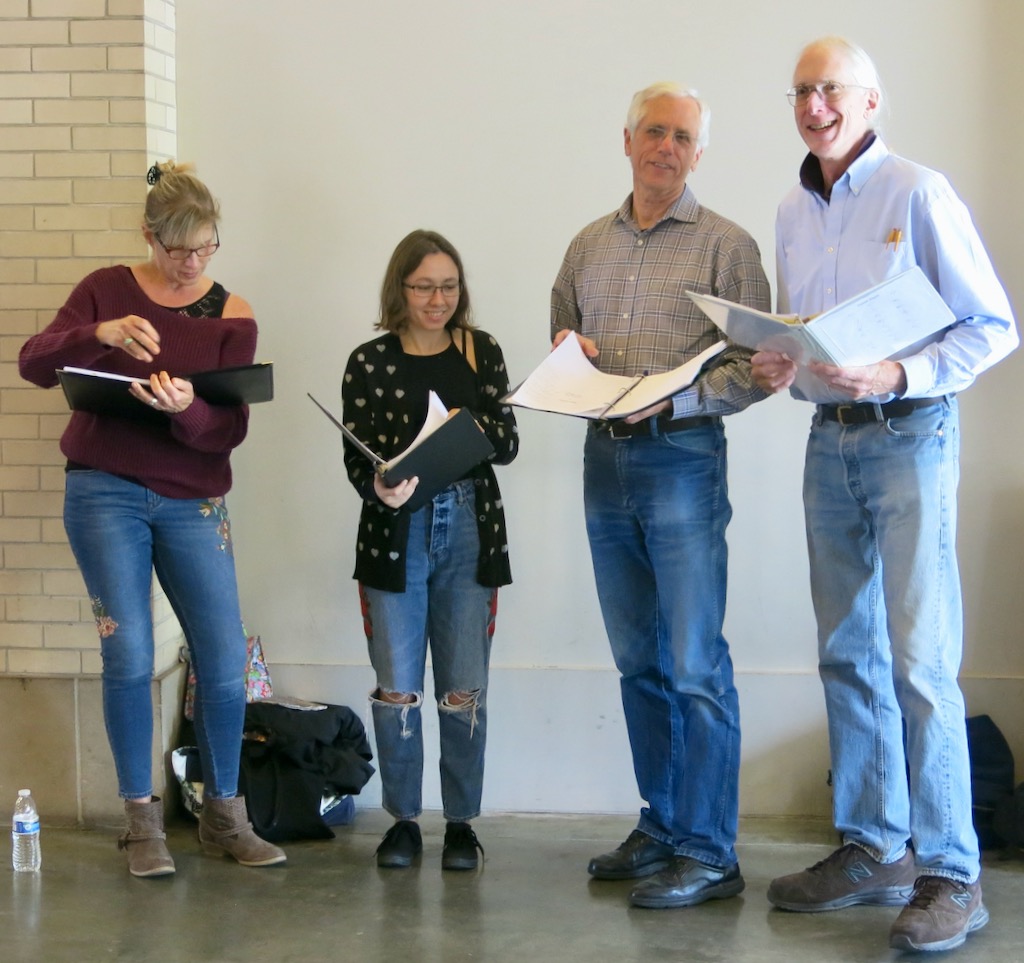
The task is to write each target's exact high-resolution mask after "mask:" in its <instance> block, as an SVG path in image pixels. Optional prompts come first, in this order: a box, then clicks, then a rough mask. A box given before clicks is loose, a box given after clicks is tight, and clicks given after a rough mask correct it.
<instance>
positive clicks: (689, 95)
mask: <svg viewBox="0 0 1024 963" xmlns="http://www.w3.org/2000/svg"><path fill="white" fill-rule="evenodd" d="M656 97H678V98H680V99H687V100H692V101H694V102H695V103H696V104H697V109H698V110H699V111H700V130H699V131H698V132H697V147H699V148H700V149H702V150H703V149H704V148H705V147H707V146H708V140H709V138H710V134H711V108H710V107H709V106H708V105H707V104H706V103H705V102H704V101H703V100H701V98H700V95H699V94H698V93H697V91H696V90H693V89H692V88H689V87H681V86H680V85H679V84H677V83H673V82H672V81H670V80H663V81H660V82H659V83H656V84H651V86H650V87H644V89H643V90H638V91H637V92H636V93H635V94H634V95H633V100H632V101H631V102H630V105H629V111H628V112H627V113H626V129H627V130H628V131H629V133H630V135H631V136H632V135H633V134H635V133H636V129H637V127H639V126H640V121H642V120H643V119H644V108H645V107H646V106H647V103H648V101H651V100H654V99H655V98H656Z"/></svg>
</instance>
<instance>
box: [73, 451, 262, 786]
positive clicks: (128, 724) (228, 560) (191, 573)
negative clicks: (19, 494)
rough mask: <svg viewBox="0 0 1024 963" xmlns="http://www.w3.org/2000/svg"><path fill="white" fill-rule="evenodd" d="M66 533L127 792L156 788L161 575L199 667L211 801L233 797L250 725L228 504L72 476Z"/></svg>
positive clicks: (111, 479)
mask: <svg viewBox="0 0 1024 963" xmlns="http://www.w3.org/2000/svg"><path fill="white" fill-rule="evenodd" d="M64 527H65V529H66V531H67V534H68V540H69V541H70V543H71V549H72V551H73V552H74V553H75V558H76V559H77V561H78V566H79V568H80V569H81V571H82V577H83V579H84V580H85V586H86V590H87V591H88V593H89V597H90V599H91V602H92V610H93V614H94V615H95V617H96V627H97V629H98V631H99V635H100V648H101V653H102V657H103V712H104V718H105V720H106V726H107V736H108V738H109V740H110V747H111V750H112V751H113V754H114V763H115V765H116V767H117V778H118V783H119V789H120V793H121V796H123V797H124V798H125V799H143V798H145V797H146V796H148V795H150V794H151V793H152V791H153V774H152V758H153V705H152V690H151V686H152V680H153V660H154V655H153V616H152V608H151V601H150V598H151V589H152V578H153V570H154V569H155V570H156V574H157V578H158V579H159V580H160V584H161V586H162V587H163V590H164V592H165V593H166V594H167V598H168V601H169V602H170V604H171V607H172V608H173V610H174V613H175V615H176V616H177V617H178V621H179V622H180V623H181V627H182V629H183V630H184V633H185V638H186V641H187V642H188V646H189V651H190V654H191V658H192V663H193V666H194V667H195V672H196V704H195V727H196V737H197V738H196V741H197V742H198V743H199V753H200V758H201V760H202V765H203V777H204V795H208V796H210V797H211V798H226V797H229V796H234V795H235V793H236V792H237V791H238V760H239V754H240V750H241V743H242V724H243V721H244V718H245V684H244V680H245V658H246V644H245V632H244V630H243V628H242V618H241V615H240V613H239V607H238V588H237V584H236V581H235V560H234V555H233V552H232V546H231V526H230V522H229V520H228V514H227V508H226V506H225V504H224V499H223V498H210V499H190V498H164V497H162V496H161V495H157V494H156V493H155V492H152V491H150V490H149V489H148V488H145V487H143V486H142V485H136V484H134V483H132V482H129V481H125V480H123V479H121V478H117V477H115V476H114V475H108V474H106V473H105V472H101V471H72V472H68V475H67V490H66V494H65V498H64Z"/></svg>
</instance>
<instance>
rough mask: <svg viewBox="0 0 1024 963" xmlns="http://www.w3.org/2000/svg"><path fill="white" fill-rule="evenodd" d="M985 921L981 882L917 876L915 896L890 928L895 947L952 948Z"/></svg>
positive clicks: (986, 916)
mask: <svg viewBox="0 0 1024 963" xmlns="http://www.w3.org/2000/svg"><path fill="white" fill-rule="evenodd" d="M987 922H988V910H987V909H985V904H984V903H982V901H981V883H980V881H978V880H975V882H973V883H960V882H958V881H957V880H955V879H946V877H945V876H919V877H918V880H917V883H916V884H915V886H914V895H913V896H912V897H911V898H910V902H909V903H908V904H907V905H906V906H905V907H904V908H903V912H901V913H900V915H899V916H897V917H896V922H895V923H893V924H892V929H891V930H890V931H889V946H891V947H892V948H893V949H894V950H951V949H953V948H954V947H956V946H959V945H960V944H961V943H963V942H964V940H966V939H967V936H968V934H969V933H973V932H974V931H975V930H980V929H981V928H982V927H983V926H984V925H985V924H986V923H987Z"/></svg>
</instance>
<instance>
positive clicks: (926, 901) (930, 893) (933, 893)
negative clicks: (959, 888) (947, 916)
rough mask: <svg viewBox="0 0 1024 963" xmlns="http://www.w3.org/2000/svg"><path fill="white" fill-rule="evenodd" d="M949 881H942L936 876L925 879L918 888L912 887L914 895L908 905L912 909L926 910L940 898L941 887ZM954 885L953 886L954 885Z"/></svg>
mask: <svg viewBox="0 0 1024 963" xmlns="http://www.w3.org/2000/svg"><path fill="white" fill-rule="evenodd" d="M948 882H950V881H949V880H943V879H941V878H940V877H938V876H931V877H926V878H925V879H924V880H923V881H922V882H921V884H920V885H919V886H915V887H914V895H913V896H912V897H911V898H910V905H911V906H913V907H914V909H928V907H929V906H931V905H932V903H935V902H937V901H938V900H939V898H940V897H941V896H942V885H943V883H948ZM954 885H955V884H954Z"/></svg>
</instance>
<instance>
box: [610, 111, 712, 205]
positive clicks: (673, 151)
mask: <svg viewBox="0 0 1024 963" xmlns="http://www.w3.org/2000/svg"><path fill="white" fill-rule="evenodd" d="M699 135H700V106H699V104H698V103H697V101H695V100H693V99H692V98H690V97H672V96H667V95H666V96H663V97H654V98H653V99H651V100H649V101H648V102H647V104H646V105H645V107H644V114H643V117H642V118H641V120H640V123H639V124H637V126H636V130H635V131H633V132H630V131H629V130H628V129H627V130H626V131H624V136H625V145H626V156H627V157H628V158H629V161H630V163H631V164H632V165H633V190H634V191H638V190H642V191H644V192H645V193H646V194H648V195H649V196H650V197H652V198H663V199H664V200H666V201H668V200H675V199H676V198H678V197H679V196H680V195H681V194H682V193H683V189H684V188H685V187H686V178H687V175H688V174H689V173H690V171H692V170H695V169H696V167H697V163H698V161H700V155H701V153H702V152H703V148H700V147H698V146H697V138H698V137H699Z"/></svg>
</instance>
